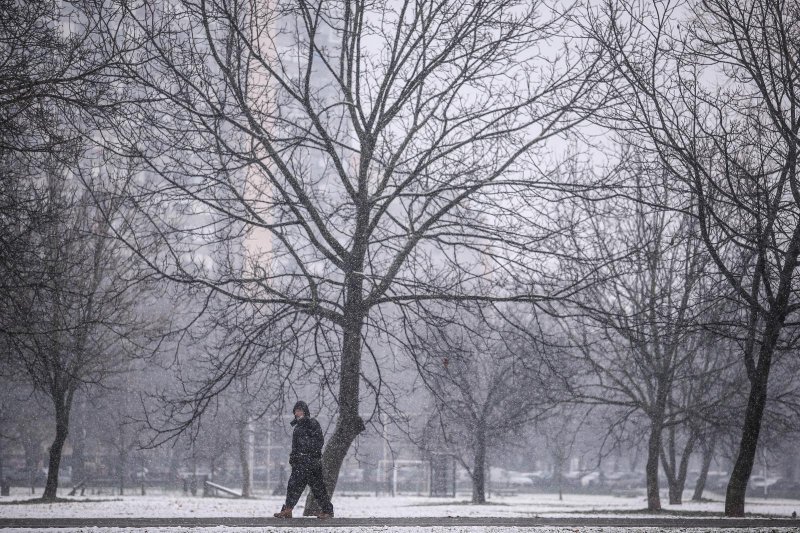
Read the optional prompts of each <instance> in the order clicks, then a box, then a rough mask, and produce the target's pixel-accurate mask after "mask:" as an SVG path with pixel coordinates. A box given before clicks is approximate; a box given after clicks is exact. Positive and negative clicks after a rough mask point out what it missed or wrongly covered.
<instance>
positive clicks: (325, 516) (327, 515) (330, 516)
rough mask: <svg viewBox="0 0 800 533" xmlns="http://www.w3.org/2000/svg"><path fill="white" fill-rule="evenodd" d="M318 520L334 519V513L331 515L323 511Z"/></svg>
mask: <svg viewBox="0 0 800 533" xmlns="http://www.w3.org/2000/svg"><path fill="white" fill-rule="evenodd" d="M317 518H322V519H323V520H326V519H328V518H333V511H331V512H330V513H326V512H325V511H322V512H321V513H319V514H318V515H317Z"/></svg>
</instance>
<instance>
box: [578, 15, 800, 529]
mask: <svg viewBox="0 0 800 533" xmlns="http://www.w3.org/2000/svg"><path fill="white" fill-rule="evenodd" d="M797 20H798V6H797V3H796V2H791V1H778V2H773V1H767V0H752V1H748V2H738V1H732V0H707V1H704V2H698V3H693V4H689V5H686V4H684V3H681V2H652V3H650V2H629V1H627V0H619V1H617V0H609V1H608V2H605V3H604V4H603V5H602V6H601V7H598V8H597V17H596V18H595V19H594V24H593V26H592V27H593V29H594V30H595V31H596V38H597V41H598V42H599V43H600V44H601V45H602V46H603V47H604V48H605V49H606V50H607V51H608V53H609V54H610V55H611V57H613V58H614V62H615V65H616V71H617V73H618V80H619V81H620V82H622V83H620V85H619V86H618V90H619V91H620V93H621V96H622V98H621V99H620V105H618V106H615V108H614V109H613V110H611V112H610V113H608V115H607V117H606V118H607V119H608V124H609V125H611V127H614V128H615V129H617V131H619V132H620V134H621V135H622V136H623V137H625V139H626V142H633V143H637V144H639V145H641V146H643V147H649V148H650V150H651V153H652V154H653V155H654V157H657V158H658V159H659V160H660V161H661V163H662V165H663V166H664V168H665V169H667V170H668V171H669V173H670V176H671V177H672V179H673V180H674V183H675V186H676V187H680V188H682V189H683V190H684V191H685V192H686V193H687V194H690V195H691V198H692V204H693V206H694V209H693V214H694V216H695V218H696V220H697V225H698V235H700V237H701V239H702V242H703V244H704V247H705V249H706V251H707V253H708V254H709V256H710V257H711V258H712V260H713V262H714V266H715V268H716V269H717V270H718V271H719V272H720V273H721V275H722V276H723V277H724V279H725V280H726V282H727V283H728V285H729V287H730V289H731V290H732V291H733V292H734V293H735V296H736V298H737V301H738V303H739V305H740V308H741V310H742V312H741V314H740V316H741V320H740V322H739V326H740V328H741V331H743V332H744V333H743V334H742V335H741V336H740V338H743V339H745V340H744V342H743V343H742V345H741V356H742V361H743V363H744V365H743V368H744V371H745V372H746V375H747V378H748V380H749V385H750V387H749V397H748V401H747V405H746V408H745V411H744V417H743V423H742V426H741V430H742V433H741V440H740V445H739V452H738V456H737V459H736V462H735V465H734V468H733V471H732V473H731V477H730V482H729V484H728V490H727V494H726V502H725V514H726V515H727V516H743V515H744V511H745V493H746V489H747V483H748V480H749V478H750V474H751V472H752V470H753V465H754V462H755V458H756V450H757V446H758V438H759V432H760V428H761V421H762V417H763V414H764V410H765V407H766V404H767V398H768V382H769V377H770V374H771V369H772V367H773V360H774V356H775V353H776V350H777V349H780V347H781V346H782V345H784V343H786V342H790V341H791V340H792V339H791V337H792V336H791V335H786V334H785V333H784V327H785V325H786V324H787V322H789V323H791V322H792V320H793V317H795V316H796V312H797V310H798V309H799V308H800V307H798V301H797V297H796V287H797V281H796V277H797V265H798V256H799V255H800V186H799V184H800V181H798V143H800V137H798V132H800V118H798V116H799V115H798V112H797V110H798V108H799V107H800V69H798V64H797V49H798V47H800V34H799V33H798V31H797V24H796V21H797ZM609 30H610V32H609Z"/></svg>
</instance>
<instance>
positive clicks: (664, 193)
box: [560, 153, 719, 510]
mask: <svg viewBox="0 0 800 533" xmlns="http://www.w3.org/2000/svg"><path fill="white" fill-rule="evenodd" d="M626 165H627V169H626V170H623V171H624V172H625V173H626V174H627V175H628V176H629V180H630V184H629V189H628V190H629V193H628V194H627V195H626V196H627V197H623V198H620V199H618V200H616V201H615V202H614V203H612V204H609V203H607V204H605V205H604V206H603V207H602V208H603V209H607V210H608V211H607V213H606V214H605V215H604V216H600V215H597V214H593V213H596V211H595V208H594V207H593V206H592V205H586V207H585V209H584V210H583V211H582V212H586V213H589V215H588V216H586V217H585V218H586V221H587V223H586V224H585V227H586V228H587V229H586V230H585V231H578V232H576V233H575V234H574V236H573V238H574V239H575V240H576V242H575V246H576V248H577V247H578V246H579V245H580V244H581V242H583V247H584V250H586V252H584V253H586V254H592V253H594V254H598V255H599V256H606V257H615V256H616V259H615V260H613V261H607V262H604V263H602V264H603V266H602V267H601V268H597V269H595V270H594V271H593V272H591V273H587V271H586V270H585V269H584V268H583V267H582V265H580V264H578V265H577V266H573V267H571V268H570V270H568V271H567V272H570V271H571V275H575V276H577V277H585V276H587V275H591V276H594V277H596V283H595V284H593V285H592V286H590V287H587V288H586V289H585V290H584V291H583V292H582V293H580V294H578V295H577V296H576V297H575V299H574V310H572V311H565V312H568V313H571V314H572V316H573V317H574V319H573V320H569V321H562V322H560V324H562V326H563V327H564V329H565V331H566V332H567V334H568V335H569V336H570V338H571V339H572V342H573V343H574V345H575V347H576V350H577V352H576V353H578V354H580V355H579V358H580V359H582V362H583V369H584V372H582V373H578V374H576V376H575V379H573V380H572V381H573V387H574V388H572V391H573V393H574V394H575V397H576V399H577V400H578V401H581V402H587V403H590V404H602V405H615V406H617V407H619V409H620V413H621V414H620V416H622V417H623V418H625V417H628V416H631V415H633V414H634V413H639V414H641V415H643V416H644V417H645V418H646V419H647V421H648V424H649V428H648V436H649V437H648V443H647V465H646V469H645V471H646V477H647V502H648V509H650V510H658V509H660V508H661V501H660V495H659V487H658V470H659V458H660V457H661V456H662V453H661V452H662V434H663V431H664V429H665V428H666V427H669V426H671V425H674V424H677V423H680V422H681V421H682V420H685V418H686V417H687V410H686V409H694V410H699V409H701V408H702V407H703V406H704V404H708V403H714V404H716V403H717V402H718V401H719V399H717V398H714V397H712V396H710V395H705V396H703V397H701V398H698V397H694V398H693V400H695V403H693V404H692V405H691V406H688V405H685V404H683V405H679V404H677V403H676V402H675V401H674V399H675V396H676V394H677V391H678V387H679V385H680V384H681V383H683V382H687V381H692V380H695V379H697V378H698V375H703V374H700V368H699V367H698V365H696V364H695V361H697V359H698V353H699V351H700V350H701V349H702V347H703V346H704V345H705V344H706V343H708V342H709V341H710V339H711V337H710V336H709V335H705V336H704V335H701V334H700V326H701V325H702V317H704V315H707V314H708V309H710V308H711V306H712V305H714V301H715V298H713V297H710V295H711V294H712V293H711V291H709V290H707V287H708V281H707V278H708V275H709V274H710V272H709V271H708V270H707V265H708V263H709V259H708V258H707V257H706V256H705V255H704V253H703V252H704V250H703V245H702V243H701V241H700V239H699V238H698V237H697V236H696V235H695V232H696V228H695V223H694V219H693V218H692V217H690V216H688V215H687V214H681V213H680V212H676V211H675V210H673V209H674V208H677V207H679V205H680V204H677V202H676V200H675V198H674V197H675V192H674V191H673V190H672V186H671V184H670V181H671V180H670V178H669V176H668V174H667V173H666V172H665V171H663V169H661V168H660V167H659V166H658V165H657V164H656V165H650V164H648V163H647V162H646V160H645V159H644V158H641V157H638V156H637V154H636V153H634V154H632V155H631V156H630V160H629V162H628V163H626ZM676 204H677V205H676ZM609 205H610V206H611V207H609ZM669 205H673V206H674V208H670V207H663V206H669ZM707 364H709V365H710V366H711V368H708V369H706V370H705V374H704V375H707V374H709V373H712V372H713V371H714V370H718V369H719V366H718V365H719V362H718V361H717V360H715V359H709V360H708V363H707ZM670 442H671V441H670ZM667 464H668V465H671V463H667ZM673 496H675V494H673Z"/></svg>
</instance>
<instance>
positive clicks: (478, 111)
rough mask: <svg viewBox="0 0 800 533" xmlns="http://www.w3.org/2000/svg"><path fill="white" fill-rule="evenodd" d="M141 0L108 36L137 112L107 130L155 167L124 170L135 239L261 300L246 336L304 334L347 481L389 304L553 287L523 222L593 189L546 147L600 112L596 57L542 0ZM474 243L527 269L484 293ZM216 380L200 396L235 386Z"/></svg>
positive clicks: (208, 282)
mask: <svg viewBox="0 0 800 533" xmlns="http://www.w3.org/2000/svg"><path fill="white" fill-rule="evenodd" d="M125 6H126V7H127V12H126V13H125V14H124V16H122V17H120V18H119V19H114V20H113V24H109V35H108V37H107V38H106V39H105V40H104V45H105V46H106V47H107V48H108V52H109V54H110V55H113V56H118V55H121V56H123V57H124V59H123V60H122V61H121V62H120V64H121V71H120V75H122V76H125V77H126V79H127V80H128V84H127V85H126V87H125V88H122V87H120V95H121V98H122V103H121V104H120V105H121V106H122V107H123V108H124V109H125V112H123V113H121V114H119V115H117V117H118V119H116V120H110V121H107V122H104V123H103V124H101V125H100V126H99V128H100V130H101V131H104V132H105V133H104V135H103V138H102V140H101V142H102V143H103V144H104V145H106V146H108V147H109V148H113V150H114V151H115V152H116V153H117V154H120V155H121V156H122V157H123V158H124V161H127V162H128V164H130V165H135V166H137V167H139V168H142V169H144V172H143V174H142V175H141V179H135V180H130V181H128V182H126V183H125V184H121V189H124V190H121V191H120V193H121V194H123V195H127V196H130V197H132V198H136V199H137V202H138V204H137V205H138V207H139V208H140V209H139V216H137V217H136V218H131V219H128V220H127V226H128V227H130V228H133V229H134V230H135V231H136V235H137V237H136V239H129V240H127V243H128V244H129V245H130V246H131V248H132V249H133V250H134V251H136V252H137V253H139V254H140V255H141V256H142V257H143V258H146V259H147V260H148V261H149V262H150V265H151V267H152V268H154V269H155V270H156V271H158V272H159V273H160V274H162V275H163V276H164V277H165V278H167V279H170V280H174V281H177V282H181V283H190V284H195V285H197V286H201V287H204V288H206V289H208V290H210V291H213V292H216V293H217V294H220V295H224V296H225V297H228V298H232V299H235V300H239V301H245V302H249V303H250V304H251V305H253V306H254V307H255V308H257V309H256V311H255V312H254V316H257V317H258V321H260V322H261V323H260V324H258V323H257V324H254V329H253V334H252V335H251V337H255V336H256V335H255V332H256V331H265V330H266V329H267V326H269V325H270V324H271V325H273V326H275V327H273V331H292V332H294V334H295V336H301V337H302V338H301V340H300V341H298V342H299V344H300V345H301V347H302V352H305V353H308V354H310V358H308V359H307V361H306V362H304V363H301V364H303V365H305V366H311V367H316V368H317V370H318V371H320V372H322V373H323V374H324V375H325V376H327V377H328V378H329V381H328V383H329V385H330V389H331V393H332V394H333V396H334V397H335V400H336V404H337V406H338V423H337V425H336V428H335V430H334V432H333V434H332V436H331V438H330V439H329V440H328V444H327V446H326V448H325V453H324V456H323V464H324V469H325V472H326V483H327V485H328V487H329V489H330V491H331V493H332V492H333V489H334V488H335V485H336V479H337V477H338V472H339V469H340V467H341V464H342V461H343V460H344V457H345V455H346V453H347V451H348V450H349V448H350V446H351V444H352V442H353V441H354V439H355V438H356V437H357V436H358V435H359V434H360V433H361V432H362V431H363V430H364V427H365V425H364V421H363V420H362V418H361V416H360V415H359V408H360V404H361V392H360V391H361V389H362V375H366V373H365V372H364V365H365V364H369V362H370V360H369V356H368V355H367V358H366V363H365V352H364V341H365V337H367V336H368V335H369V333H368V332H369V331H372V332H378V331H386V330H389V331H391V330H392V328H391V327H388V328H387V327H386V324H385V323H383V322H382V318H381V317H382V315H381V313H383V312H384V310H385V309H386V308H387V307H391V306H397V305H404V304H407V303H409V302H425V301H431V300H447V299H449V300H469V299H475V298H483V299H494V300H525V301H529V300H532V299H536V298H538V297H540V296H541V295H535V296H534V295H532V291H531V289H530V286H529V285H528V284H527V283H525V281H524V280H525V279H526V278H527V277H528V276H526V274H525V272H524V270H526V269H528V267H531V266H532V265H531V262H530V261H528V256H529V255H530V254H531V253H536V252H538V251H540V250H534V249H531V244H530V243H531V242H535V241H536V240H537V238H538V237H540V236H541V235H536V236H532V235H530V233H531V232H534V231H540V232H545V231H547V230H543V229H542V228H543V226H544V225H543V224H542V225H539V226H536V225H535V224H534V225H531V226H529V227H528V228H527V229H526V228H524V227H522V225H521V224H518V223H515V220H514V218H515V216H516V215H517V214H518V213H521V212H526V213H527V214H529V215H531V216H533V215H534V214H536V212H535V209H533V208H531V207H530V206H531V204H536V206H540V205H541V202H548V201H552V200H553V199H554V197H555V196H557V192H558V191H563V190H564V188H567V189H569V190H571V191H573V192H574V191H576V190H580V189H581V187H582V185H581V184H575V183H572V182H569V180H566V181H567V182H564V181H559V179H558V177H557V174H553V173H550V172H548V164H547V161H548V159H547V158H545V157H537V156H536V152H535V149H536V148H538V147H542V146H544V145H545V143H546V142H547V141H548V140H549V139H552V138H554V137H558V136H562V135H564V133H565V132H566V131H568V130H569V129H570V128H572V127H574V126H575V125H576V124H579V123H581V122H582V121H584V120H585V118H586V117H587V116H589V115H591V114H592V113H593V112H594V110H595V109H596V106H597V105H599V102H598V101H599V100H602V99H603V97H604V95H603V94H602V93H601V92H598V91H595V86H594V85H593V83H592V82H590V81H589V80H590V79H593V78H592V77H591V76H590V75H589V74H590V73H592V72H594V71H596V70H598V69H599V66H600V62H599V60H597V61H592V62H587V61H586V57H587V56H586V55H585V54H584V50H583V46H584V45H585V41H580V40H576V39H573V38H571V37H570V35H571V32H572V28H571V22H570V18H569V17H568V16H567V14H565V13H561V12H558V11H557V10H554V9H549V8H548V7H547V6H546V5H545V4H544V3H540V2H533V3H530V2H523V1H520V0H495V1H491V2H473V3H467V4H464V3H463V2H454V1H451V0H440V1H436V2H430V3H419V2H413V1H410V0H402V1H400V0H398V1H393V2H384V3H369V2H363V1H352V0H347V1H335V2H331V1H312V2H308V1H304V0H280V1H272V2H269V1H255V0H252V1H251V0H239V1H225V2H221V1H203V2H199V3H197V2H188V1H187V2H177V3H176V2H173V3H169V4H163V3H162V2H155V1H140V2H135V3H130V4H125ZM123 28H124V31H120V30H121V29H123ZM112 33H113V36H112ZM117 46H124V47H127V48H128V49H130V50H134V49H135V53H131V54H125V53H124V52H123V51H121V50H120V49H118V48H117ZM95 118H96V117H95ZM117 164H124V163H122V162H117ZM123 185H124V187H123ZM500 199H502V202H507V204H506V205H502V202H501V201H500ZM167 205H168V206H170V209H168V210H166V211H165V209H164V206H167ZM479 212H484V213H485V214H486V215H487V216H485V217H484V218H482V219H479V218H478V217H477V216H476V215H477V213H479ZM179 215H182V216H179ZM232 235H235V236H245V237H246V241H247V245H246V246H245V247H244V250H242V252H241V253H243V254H244V258H243V259H242V260H241V261H239V262H238V264H240V265H243V267H244V269H243V270H242V271H240V272H237V271H229V270H227V269H226V268H225V267H224V265H220V264H218V263H214V262H213V261H207V260H206V259H204V258H203V255H207V254H205V253H204V250H205V248H204V247H205V246H207V245H208V243H209V242H216V241H219V240H222V239H225V238H229V237H231V236H232ZM155 243H157V244H158V245H159V246H162V247H163V252H162V253H161V255H158V256H157V257H153V256H152V255H151V254H150V251H149V249H148V248H147V246H148V245H150V244H155ZM463 251H469V252H470V253H473V252H476V251H477V253H478V254H479V255H483V256H484V259H485V263H486V264H487V265H490V267H491V268H492V269H494V270H497V271H498V272H501V273H503V272H505V273H509V272H510V271H511V270H512V269H518V270H519V272H517V279H518V280H521V281H520V283H518V284H517V285H516V287H515V288H514V289H513V290H507V291H498V293H497V295H496V296H492V297H488V296H485V295H483V296H479V295H477V294H476V293H475V291H473V290H472V288H471V287H472V285H473V284H472V283H471V281H473V280H474V279H475V272H474V271H469V270H465V269H463V268H457V267H459V262H458V260H457V259H456V257H457V256H458V254H459V253H461V252H463ZM302 352H301V353H302ZM294 356H295V357H296V354H295V355H294ZM322 365H324V370H320V366H322ZM232 366H236V365H235V364H234V365H232ZM287 366H288V367H292V368H293V367H294V365H287ZM375 374H377V375H378V376H380V369H377V370H376V372H375ZM210 382H212V383H213V382H216V383H219V384H220V385H218V386H212V387H209V388H208V389H206V390H205V391H204V392H203V394H201V395H200V397H199V398H198V403H200V404H202V403H203V401H204V400H203V399H204V398H207V397H208V396H209V395H213V394H216V393H218V391H219V390H221V389H222V388H224V387H225V386H227V385H223V383H228V381H227V380H214V379H212V380H210ZM364 386H365V387H366V388H367V389H368V390H373V391H380V390H382V389H381V387H380V386H379V384H376V383H367V384H364ZM334 389H335V390H334ZM201 410H202V409H199V410H195V411H201ZM182 427H185V425H180V424H179V426H178V428H176V429H177V430H178V431H179V430H180V429H181V428H182ZM309 509H310V507H309Z"/></svg>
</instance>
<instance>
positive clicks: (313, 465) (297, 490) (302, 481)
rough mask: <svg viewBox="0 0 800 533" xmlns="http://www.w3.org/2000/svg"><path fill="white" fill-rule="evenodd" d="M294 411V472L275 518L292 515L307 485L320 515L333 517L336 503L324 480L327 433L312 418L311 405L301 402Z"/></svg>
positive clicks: (292, 458)
mask: <svg viewBox="0 0 800 533" xmlns="http://www.w3.org/2000/svg"><path fill="white" fill-rule="evenodd" d="M292 412H293V413H294V420H292V425H293V426H294V432H293V433H292V453H291V454H290V455H289V465H291V467H292V473H291V475H290V476H289V483H288V485H287V487H286V503H285V504H284V505H283V506H282V507H281V510H280V512H279V513H275V514H274V515H273V516H274V517H275V518H291V517H292V509H293V508H294V506H295V505H297V502H298V500H299V499H300V495H301V494H303V490H305V488H306V485H310V486H311V492H312V493H313V494H314V499H316V500H317V503H318V504H319V505H320V508H321V509H322V511H321V512H320V513H319V514H318V515H317V517H319V518H333V504H331V500H330V498H329V497H328V490H327V489H326V488H325V482H324V481H323V479H322V446H323V445H324V444H325V436H324V435H323V434H322V428H321V427H320V426H319V422H317V421H316V420H315V419H313V418H311V414H310V413H309V410H308V404H306V402H303V401H298V402H297V403H296V404H295V405H294V408H293V409H292Z"/></svg>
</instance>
